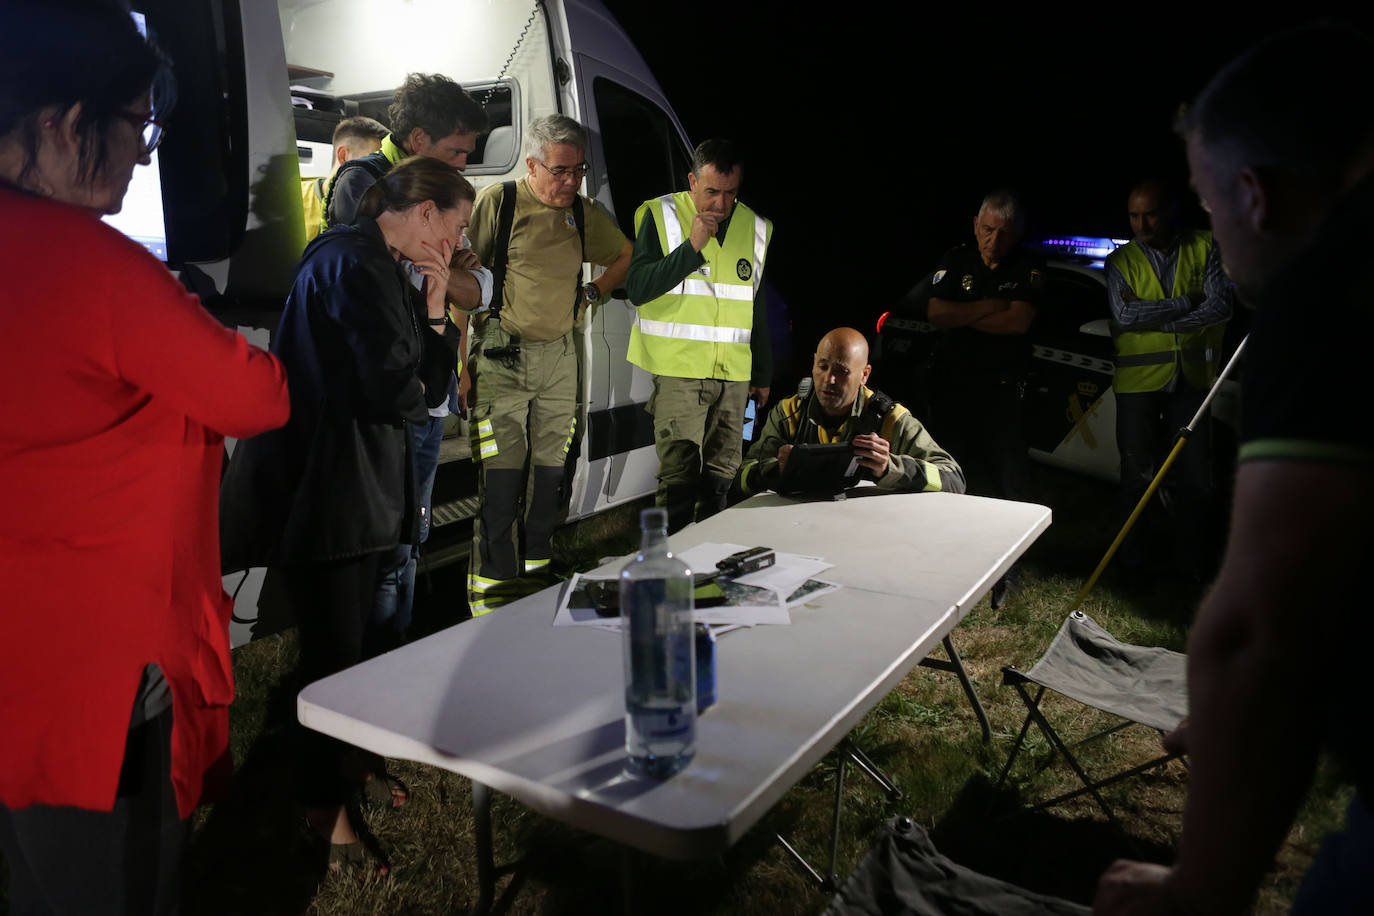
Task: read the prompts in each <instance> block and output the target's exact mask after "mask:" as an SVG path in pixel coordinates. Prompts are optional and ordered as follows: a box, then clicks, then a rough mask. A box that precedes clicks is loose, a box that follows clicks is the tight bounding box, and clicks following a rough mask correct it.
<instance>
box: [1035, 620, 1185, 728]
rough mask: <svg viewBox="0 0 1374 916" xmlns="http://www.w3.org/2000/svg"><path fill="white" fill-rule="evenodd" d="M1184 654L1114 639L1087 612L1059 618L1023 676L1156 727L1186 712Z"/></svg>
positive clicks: (1171, 725) (1167, 725) (1174, 724)
mask: <svg viewBox="0 0 1374 916" xmlns="http://www.w3.org/2000/svg"><path fill="white" fill-rule="evenodd" d="M1187 664H1188V656H1186V655H1184V654H1183V653H1182V652H1173V651H1170V650H1169V649H1160V648H1155V647H1151V646H1133V645H1130V644H1129V643H1123V642H1118V641H1117V640H1116V639H1115V638H1113V637H1112V635H1111V634H1110V633H1108V632H1107V631H1106V630H1104V629H1102V627H1100V626H1098V624H1097V622H1096V621H1094V620H1093V619H1092V618H1091V617H1089V616H1088V615H1087V614H1084V613H1083V612H1081V611H1075V612H1074V613H1072V614H1070V615H1069V617H1068V619H1067V620H1065V621H1064V624H1063V626H1061V627H1060V628H1059V632H1058V633H1056V634H1055V637H1054V641H1053V642H1051V643H1050V647H1049V649H1047V650H1046V651H1045V654H1044V655H1043V656H1041V658H1040V660H1039V661H1038V662H1036V663H1035V666H1034V667H1032V668H1031V669H1030V670H1029V671H1026V672H1023V673H1024V676H1025V677H1026V679H1027V680H1030V681H1034V682H1035V683H1037V684H1040V685H1042V686H1044V687H1048V688H1049V689H1051V690H1053V691H1055V692H1057V693H1062V694H1063V695H1064V696H1066V697H1070V698H1072V699H1075V700H1077V701H1078V702H1080V703H1084V704H1086V705H1088V706H1092V707H1094V708H1096V709H1101V710H1103V711H1105V712H1110V713H1114V714H1116V715H1118V716H1121V717H1122V718H1123V719H1130V720H1131V721H1132V722H1139V723H1140V724H1141V725H1148V726H1150V727H1151V728H1157V729H1159V730H1160V731H1165V732H1167V731H1173V730H1174V729H1175V728H1177V727H1178V723H1179V722H1181V721H1182V720H1183V717H1184V716H1186V715H1187V714H1188V682H1187V670H1186V669H1187Z"/></svg>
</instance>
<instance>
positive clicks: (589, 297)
mask: <svg viewBox="0 0 1374 916" xmlns="http://www.w3.org/2000/svg"><path fill="white" fill-rule="evenodd" d="M600 301H601V287H599V286H597V285H596V284H595V283H583V284H582V302H583V303H584V304H586V305H592V304H594V303H597V302H600Z"/></svg>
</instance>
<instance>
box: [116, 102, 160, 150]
mask: <svg viewBox="0 0 1374 916" xmlns="http://www.w3.org/2000/svg"><path fill="white" fill-rule="evenodd" d="M119 117H121V118H123V119H124V120H125V121H128V122H129V123H130V124H132V125H133V126H134V127H136V128H138V130H139V133H140V134H141V136H142V139H143V149H144V150H145V151H147V152H149V153H151V152H152V151H153V150H155V149H157V148H158V146H159V145H160V144H161V143H162V138H163V137H164V136H166V132H167V125H166V124H165V123H164V122H162V121H159V120H158V119H157V118H153V117H150V116H148V115H142V114H134V113H133V112H132V111H121V112H119Z"/></svg>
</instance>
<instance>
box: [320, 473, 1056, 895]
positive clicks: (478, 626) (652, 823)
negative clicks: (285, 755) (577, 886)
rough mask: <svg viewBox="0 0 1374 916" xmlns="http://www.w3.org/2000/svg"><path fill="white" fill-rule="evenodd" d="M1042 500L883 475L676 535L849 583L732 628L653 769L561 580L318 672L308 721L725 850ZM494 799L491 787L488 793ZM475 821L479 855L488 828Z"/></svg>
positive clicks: (635, 843)
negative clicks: (694, 714) (758, 548)
mask: <svg viewBox="0 0 1374 916" xmlns="http://www.w3.org/2000/svg"><path fill="white" fill-rule="evenodd" d="M1049 523H1050V511H1049V509H1047V508H1045V507H1043V506H1038V505H1032V504H1029V503H1017V502H1009V501H1005V500H994V499H983V498H979V497H973V496H955V495H952V494H946V493H918V494H891V493H880V492H878V491H877V490H876V489H874V488H868V489H865V490H861V491H859V493H858V494H856V495H853V496H850V497H849V498H847V499H844V500H840V501H824V502H801V501H796V500H792V499H787V498H784V497H780V496H776V495H773V494H764V495H760V496H756V497H753V498H752V499H749V500H746V501H745V502H743V503H741V504H739V505H738V506H735V507H733V508H731V509H728V510H726V511H725V512H723V513H721V514H719V515H716V516H714V517H713V518H710V519H708V520H706V521H705V522H702V523H699V524H696V525H691V526H688V527H687V528H685V529H683V530H682V531H680V532H678V533H677V534H675V535H673V536H672V538H671V539H670V543H671V545H672V547H673V549H674V550H678V551H681V550H685V549H686V548H688V547H691V546H694V545H696V544H700V543H705V542H713V541H714V542H729V543H737V544H747V545H750V546H755V545H763V546H768V547H773V548H775V549H778V550H783V551H787V552H790V553H801V554H809V555H816V556H822V557H825V558H826V559H827V560H829V561H831V562H832V563H834V567H833V568H832V569H830V570H827V571H826V572H825V573H824V574H823V577H824V578H827V579H830V580H832V581H834V582H837V583H839V584H840V585H843V586H844V588H842V589H840V590H838V591H835V592H831V593H829V594H825V595H822V596H821V597H819V598H817V599H816V600H814V601H812V602H810V603H808V604H807V605H804V606H802V607H797V608H793V609H792V623H791V625H790V626H761V627H755V628H752V629H749V630H744V631H736V632H732V633H729V634H727V635H726V636H724V637H723V638H722V639H721V641H720V643H719V645H718V647H717V683H718V692H719V700H718V702H717V703H716V705H715V706H713V707H712V708H711V709H709V710H708V711H707V712H706V713H705V714H704V715H703V716H702V717H701V718H700V719H699V721H698V724H697V749H696V756H695V758H694V759H693V760H692V762H691V763H690V765H688V766H687V767H686V768H685V769H684V770H683V771H682V772H680V773H678V774H677V775H675V776H673V777H672V778H670V779H667V780H664V781H662V782H659V781H653V780H648V779H639V778H634V777H631V776H628V775H626V774H625V772H624V771H623V762H624V757H625V750H624V739H625V729H624V684H623V674H622V670H621V669H622V662H621V645H620V638H619V637H618V636H617V635H615V634H612V633H608V632H605V631H601V630H594V629H588V628H578V627H559V628H555V627H554V626H553V625H552V624H553V617H554V613H555V608H556V604H557V596H558V590H557V588H556V587H555V588H552V589H548V590H545V591H544V592H541V593H539V594H537V595H532V596H530V597H528V598H525V599H523V600H521V601H518V602H515V603H512V604H510V605H507V606H506V607H503V608H501V609H500V610H497V611H495V612H493V613H490V614H487V615H484V616H482V617H478V618H475V619H473V620H471V621H466V622H464V623H463V624H461V625H459V626H455V627H451V628H449V629H447V630H444V631H442V632H440V633H436V634H434V635H433V636H430V637H428V638H426V639H423V640H420V641H418V642H415V643H412V644H410V645H407V646H404V647H402V648H400V649H397V650H396V651H394V652H390V653H388V654H386V655H383V656H381V657H379V658H375V659H372V660H370V661H367V662H364V663H362V664H360V665H357V666H355V667H353V668H350V669H348V670H346V671H343V672H340V673H339V674H336V675H333V676H331V677H328V678H325V679H323V680H321V681H317V682H316V683H313V684H311V685H309V686H307V687H306V688H305V689H304V690H303V691H301V693H300V696H299V698H298V700H297V711H298V715H299V717H300V721H301V722H302V723H303V724H305V725H306V726H307V727H309V728H312V729H315V730H317V731H320V732H323V733H325V734H328V735H332V736H334V737H336V738H340V739H342V740H344V741H347V742H349V743H350V744H354V745H357V746H359V747H362V748H366V749H368V750H371V751H374V752H376V753H378V754H382V755H385V756H389V757H399V758H403V759H408V760H415V761H420V762H423V763H430V764H433V765H435V766H440V767H444V768H445V769H448V770H452V771H454V772H457V773H461V774H462V775H464V776H467V777H469V778H470V779H472V780H473V783H474V789H475V792H478V791H480V792H483V793H484V792H485V789H479V788H478V787H479V786H488V787H490V788H492V789H495V790H497V791H499V792H503V793H505V794H507V795H509V796H511V797H512V798H514V799H516V800H517V801H519V802H521V803H522V804H525V805H527V806H528V807H530V808H532V809H534V810H536V811H539V812H540V813H542V814H545V815H548V816H549V817H553V818H557V819H558V820H561V821H564V822H566V823H568V824H570V825H572V826H574V827H576V828H578V829H582V830H587V831H590V832H593V833H597V834H600V835H602V836H605V837H608V838H610V839H613V840H616V841H618V842H621V843H624V844H626V845H628V846H631V847H634V848H637V849H640V850H644V851H646V852H649V853H653V854H655V855H659V856H663V857H666V858H671V859H691V858H698V857H704V856H710V855H715V854H719V853H720V852H722V851H723V850H725V849H726V848H727V847H729V846H730V845H731V844H733V843H734V842H735V841H736V840H738V839H739V838H740V837H741V836H743V834H744V833H745V832H746V831H747V830H748V829H749V828H750V827H751V826H753V825H754V824H755V823H756V822H757V821H758V820H759V818H761V817H762V816H763V815H764V813H765V812H767V811H768V809H769V808H771V807H772V806H773V804H774V803H776V802H777V801H778V799H779V798H781V796H782V795H783V794H784V793H785V792H786V791H787V790H788V789H789V788H790V787H791V786H792V785H793V784H795V783H796V782H797V781H798V780H799V779H800V778H801V777H802V776H803V775H805V773H806V772H807V771H808V770H810V768H811V767H812V766H814V765H815V764H816V763H817V762H818V761H819V760H820V759H821V758H822V757H823V756H824V755H825V754H826V753H827V752H828V751H829V750H830V749H831V748H833V747H835V746H836V744H838V743H839V742H840V740H841V739H842V738H844V736H845V735H846V734H847V733H848V732H849V731H850V730H851V729H852V728H853V727H854V726H855V724H857V722H858V721H859V719H860V718H862V717H863V715H864V714H865V713H867V712H868V711H869V710H870V709H871V708H872V707H873V706H875V705H876V704H877V703H878V702H879V701H880V700H882V698H883V697H884V696H886V695H887V693H888V692H889V691H891V690H892V688H893V687H895V686H896V685H897V684H898V683H899V682H900V681H901V680H902V679H903V678H904V677H905V676H906V674H907V673H908V672H909V671H910V670H911V669H912V668H914V667H915V666H916V665H917V664H919V663H920V662H921V660H922V659H924V658H925V657H926V654H927V652H929V651H930V650H931V649H932V648H933V647H934V646H935V645H936V644H937V643H939V642H940V641H941V640H942V639H943V638H944V637H946V636H947V635H948V634H949V632H950V631H951V630H952V629H953V628H954V626H955V625H956V624H957V623H958V622H959V620H960V619H961V618H962V617H963V616H964V615H965V614H966V613H967V612H968V610H969V608H971V607H972V606H973V605H974V604H975V603H976V602H977V601H978V599H979V598H981V597H982V596H983V595H984V594H985V593H986V592H987V591H988V589H989V588H991V586H992V583H994V582H996V581H997V579H998V578H999V577H1000V576H1001V575H1002V574H1003V573H1004V572H1005V571H1006V570H1007V569H1008V568H1009V567H1010V566H1011V564H1012V563H1014V562H1015V561H1016V559H1017V558H1018V557H1019V556H1020V555H1021V554H1022V553H1023V552H1024V551H1025V550H1026V548H1027V547H1028V546H1029V545H1030V544H1031V543H1032V542H1033V541H1034V540H1035V539H1036V538H1037V537H1038V536H1039V535H1040V534H1041V533H1042V532H1043V531H1044V530H1045V529H1046V528H1047V527H1048V526H1049ZM481 800H482V801H485V795H483V796H482V799H481ZM481 820H483V818H480V817H479V824H478V832H479V838H478V839H479V859H480V858H483V856H482V855H481V852H482V850H481V848H480V847H482V846H487V853H486V856H485V858H486V862H485V863H483V865H482V867H483V870H485V871H486V879H485V881H484V883H485V884H486V885H487V886H486V887H484V888H483V896H484V897H487V896H489V891H490V857H489V846H488V844H489V836H488V837H483V836H481V834H482V833H483V832H484V830H486V829H487V827H486V825H485V824H484V823H481V822H480V821H481Z"/></svg>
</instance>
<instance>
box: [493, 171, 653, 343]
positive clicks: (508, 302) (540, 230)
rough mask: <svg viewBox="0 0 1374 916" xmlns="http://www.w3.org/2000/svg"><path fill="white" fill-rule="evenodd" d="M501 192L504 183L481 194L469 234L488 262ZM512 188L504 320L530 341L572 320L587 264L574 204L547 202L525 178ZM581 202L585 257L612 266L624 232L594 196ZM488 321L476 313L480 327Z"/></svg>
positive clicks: (554, 333) (558, 331) (564, 328)
mask: <svg viewBox="0 0 1374 916" xmlns="http://www.w3.org/2000/svg"><path fill="white" fill-rule="evenodd" d="M503 193H504V189H503V187H502V185H501V184H499V183H498V184H493V185H488V186H487V187H485V188H483V189H482V191H481V193H479V194H478V195H477V202H476V204H474V206H473V208H472V222H471V224H470V225H469V226H468V230H467V233H468V238H469V239H471V241H472V250H473V251H474V252H475V253H476V254H477V257H478V259H479V260H480V261H481V262H482V263H483V264H485V265H491V264H492V263H493V261H494V260H495V258H494V257H493V256H492V255H493V252H492V249H493V247H494V246H495V244H496V229H497V226H496V223H497V219H498V217H499V216H500V210H501V198H502V196H503ZM515 193H516V195H517V196H516V199H515V218H514V219H513V220H512V222H511V229H510V247H509V249H508V254H507V263H506V281H505V285H504V286H503V287H502V304H501V327H502V329H504V330H505V331H506V332H507V333H509V334H511V335H516V336H519V337H522V338H524V339H525V340H531V341H539V340H554V339H556V338H559V337H561V336H563V335H564V334H566V333H568V331H570V330H571V329H572V327H573V316H574V314H575V311H576V305H577V287H576V285H575V284H576V282H577V280H578V278H579V276H580V270H581V265H582V246H581V243H580V242H579V241H578V238H577V226H576V224H575V223H574V222H573V215H572V208H571V207H566V208H563V209H558V208H555V207H548V206H545V205H544V204H543V203H541V202H540V200H539V198H537V197H535V196H534V191H532V190H531V189H530V186H529V179H528V178H521V179H520V180H519V181H517V182H516V183H515ZM582 206H583V214H584V216H583V218H584V221H585V223H586V225H585V231H586V237H587V260H588V261H590V262H591V263H593V264H601V265H603V266H604V265H609V264H611V263H612V262H614V261H615V259H616V258H618V257H620V253H621V252H622V251H624V249H625V245H626V242H627V240H626V238H625V234H624V233H623V232H621V231H620V227H619V226H617V225H616V224H615V220H613V219H611V216H610V214H608V213H607V212H606V211H605V210H603V209H602V208H601V207H600V206H598V205H597V203H596V202H595V201H593V200H590V199H588V198H586V197H583V198H582ZM603 292H606V293H609V292H610V290H604V291H603ZM488 320H489V316H488V315H487V314H486V313H482V314H480V315H477V316H475V321H476V324H477V329H478V331H479V332H480V331H481V330H482V329H483V328H485V326H486V323H487V321H488Z"/></svg>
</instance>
